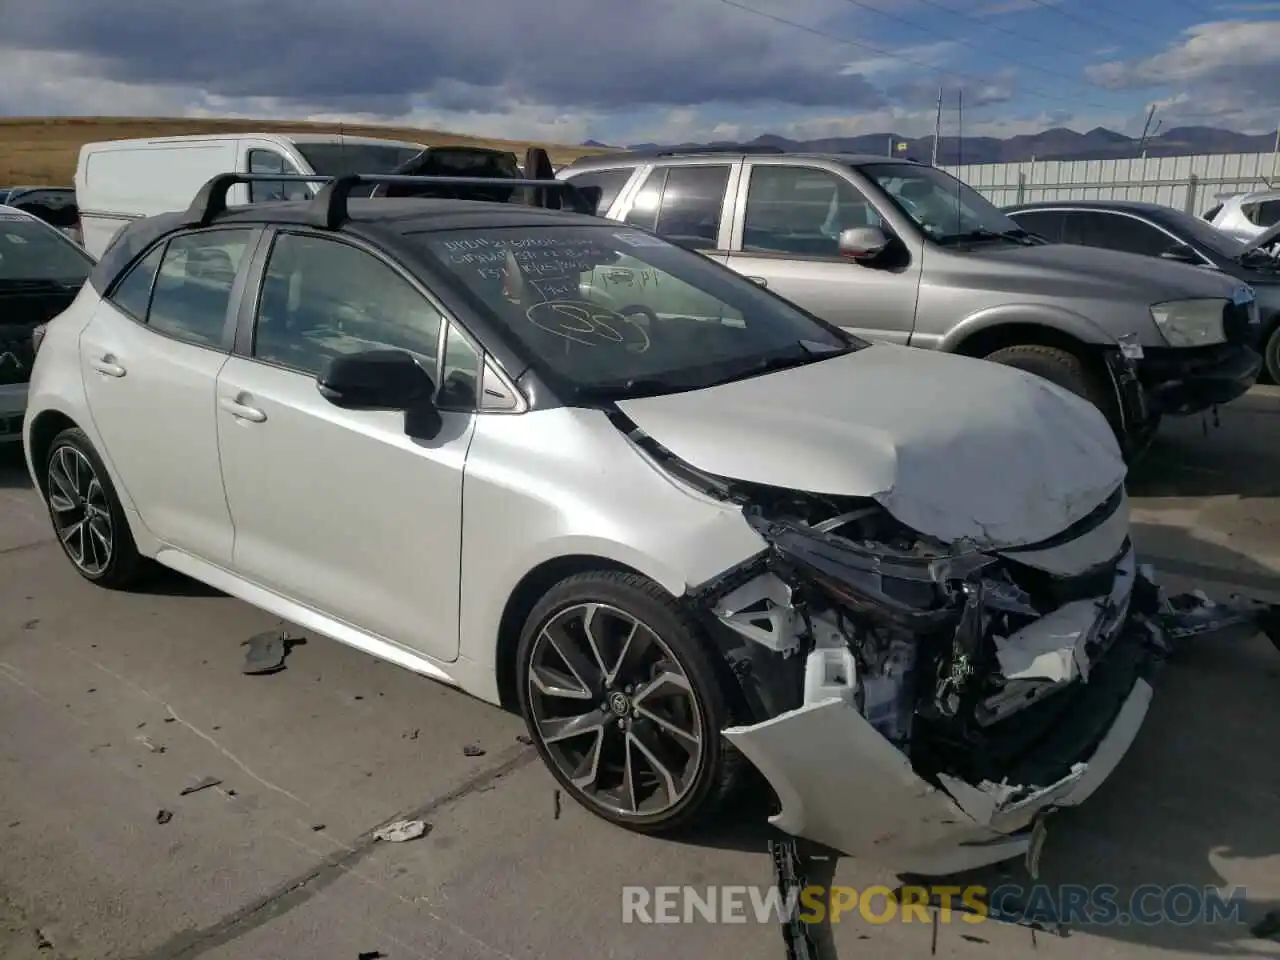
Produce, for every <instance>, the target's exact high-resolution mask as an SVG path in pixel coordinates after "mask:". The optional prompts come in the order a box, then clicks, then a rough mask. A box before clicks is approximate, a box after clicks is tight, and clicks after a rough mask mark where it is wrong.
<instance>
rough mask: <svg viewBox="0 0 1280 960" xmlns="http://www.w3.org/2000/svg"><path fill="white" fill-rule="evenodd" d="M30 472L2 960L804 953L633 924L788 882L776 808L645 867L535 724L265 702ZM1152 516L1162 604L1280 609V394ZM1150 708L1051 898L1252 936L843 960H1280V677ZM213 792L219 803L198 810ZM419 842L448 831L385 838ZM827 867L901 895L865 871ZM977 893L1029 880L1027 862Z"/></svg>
mask: <svg viewBox="0 0 1280 960" xmlns="http://www.w3.org/2000/svg"><path fill="white" fill-rule="evenodd" d="M14 462H15V461H13V460H12V458H10V463H11V465H10V466H9V467H8V468H0V764H2V767H0V958H4V960H37V958H38V960H69V958H79V960H105V958H134V960H191V958H196V957H199V958H202V960H272V958H281V960H293V958H301V960H311V958H317V960H319V958H325V960H327V958H338V960H355V958H357V957H387V958H393V960H407V958H431V957H441V958H447V960H469V958H477V960H481V958H483V960H512V958H526V957H555V958H575V960H576V958H578V957H582V958H586V957H610V958H619V960H630V958H635V960H641V958H644V960H652V958H664V960H667V958H685V957H691V958H692V957H697V958H703V957H706V958H719V957H726V958H734V960H756V958H776V960H781V958H782V957H783V956H784V951H783V944H782V939H781V934H780V931H779V928H778V927H777V925H776V924H773V923H770V924H767V925H759V924H757V923H755V922H749V923H742V924H720V925H715V926H713V925H710V924H707V923H704V922H696V923H692V924H674V925H648V926H646V925H637V924H624V923H623V922H622V908H621V904H622V893H621V888H622V887H623V886H624V885H637V884H639V885H651V886H652V885H686V884H687V885H693V886H696V887H703V886H705V885H709V884H758V885H767V884H769V883H770V882H771V880H772V874H771V868H770V861H769V859H768V857H767V855H766V853H765V844H766V842H767V839H768V836H769V834H768V832H767V830H766V829H765V828H764V827H762V826H761V824H760V821H761V817H762V814H761V810H760V807H761V802H762V801H761V800H759V799H758V798H752V797H751V796H748V797H747V798H745V799H744V801H743V803H742V806H741V808H740V809H736V810H733V811H729V812H728V813H727V814H726V815H725V817H724V818H723V821H722V822H721V823H719V824H717V825H715V826H714V827H713V828H712V829H709V830H707V831H704V832H702V833H701V834H699V835H695V836H689V837H685V838H681V839H676V840H671V839H667V840H656V839H648V838H644V837H640V836H637V835H633V834H630V833H627V832H624V831H621V830H618V829H615V828H612V827H610V826H608V825H606V824H605V823H603V822H602V821H600V820H597V819H595V818H594V817H592V816H590V815H588V814H586V813H584V812H583V811H582V810H580V809H579V808H578V807H577V806H575V805H574V804H573V803H572V802H571V801H568V800H566V801H565V802H564V804H563V805H560V804H558V803H557V802H556V798H555V795H554V790H553V786H552V780H551V778H550V776H549V775H548V774H547V773H546V772H545V771H544V770H543V768H542V766H541V764H540V762H539V761H538V760H537V758H536V756H535V754H534V752H533V750H532V748H531V747H527V746H525V745H523V744H521V743H520V742H519V741H518V740H517V736H518V735H519V734H520V733H521V732H522V729H523V728H522V724H521V722H520V721H519V719H518V718H516V717H514V716H510V715H507V714H505V713H502V712H501V711H499V710H496V709H494V708H492V707H489V706H486V705H484V704H482V703H479V702H478V701H475V700H472V699H470V698H469V697H467V696H464V695H462V694H460V693H457V692H454V691H452V690H448V689H446V688H444V687H441V686H439V685H436V684H433V683H431V682H429V681H427V680H423V679H420V678H417V677H415V676H412V675H410V674H408V673H406V672H404V671H402V670H399V669H397V668H395V667H392V666H388V665H385V664H381V663H378V662H375V661H373V660H371V659H369V658H368V657H365V656H363V655H362V654H359V653H356V652H354V651H352V650H350V649H348V648H345V647H342V646H340V645H338V644H336V643H333V642H331V641H328V640H325V639H322V638H314V637H313V638H311V639H310V642H308V643H306V644H305V645H303V646H299V647H297V648H296V649H294V650H293V651H292V653H291V654H290V657H289V660H288V666H287V669H286V670H284V671H283V672H281V673H278V674H275V675H272V676H259V677H250V676H245V675H243V674H242V673H241V672H240V664H241V660H242V657H243V653H244V651H243V649H242V648H241V643H242V641H244V640H245V638H247V637H248V636H250V635H251V634H254V633H257V632H259V631H262V630H266V629H270V628H272V627H273V626H275V621H273V619H272V618H271V617H268V616H266V615H265V614H262V613H260V612H258V611H256V610H253V609H250V608H249V607H246V606H245V605H243V604H241V603H239V602H237V601H235V600H232V599H229V598H227V597H225V596H221V595H218V594H216V593H213V592H212V591H209V590H206V589H203V588H202V587H200V586H199V585H196V584H193V583H190V582H188V581H183V580H180V579H178V578H176V577H173V578H168V579H166V580H165V581H163V582H162V583H161V584H160V585H159V586H158V587H157V588H155V589H154V590H153V591H152V592H150V593H147V594H135V595H124V594H116V593H111V592H108V591H103V590H99V589H96V588H94V587H92V586H90V585H88V584H86V583H84V582H83V581H81V580H80V579H79V578H78V577H77V576H76V575H75V574H74V573H73V572H72V569H71V567H70V565H69V564H68V563H67V562H66V561H65V560H64V559H63V557H62V556H61V554H60V552H59V550H58V548H57V546H56V545H55V544H54V543H52V542H51V539H50V534H49V530H48V525H47V520H46V518H45V515H44V511H43V508H42V506H41V504H40V502H39V500H38V499H37V497H36V495H35V494H34V493H33V492H32V490H31V489H30V488H29V484H28V482H27V480H26V478H25V475H24V474H23V473H22V471H21V470H19V469H18V468H17V467H16V466H13V465H12V464H13V463H14ZM1131 489H1132V491H1133V493H1134V495H1135V496H1136V498H1137V499H1136V500H1135V507H1136V511H1135V520H1136V521H1137V525H1136V536H1137V538H1138V540H1139V543H1140V546H1141V548H1142V550H1143V551H1144V553H1145V554H1146V556H1147V559H1148V560H1152V561H1154V562H1155V563H1157V564H1158V565H1159V566H1160V567H1162V568H1164V569H1165V570H1166V571H1168V572H1169V573H1171V574H1176V575H1177V577H1170V578H1168V582H1169V584H1170V585H1171V586H1174V587H1185V586H1187V585H1188V584H1190V583H1192V582H1195V583H1200V584H1203V585H1205V587H1206V589H1208V591H1209V592H1210V593H1215V592H1216V593H1223V592H1229V591H1232V590H1246V591H1250V592H1253V593H1255V594H1258V595H1263V596H1267V597H1270V598H1272V599H1276V600H1280V391H1278V390H1277V389H1275V388H1258V389H1257V390H1255V391H1254V392H1253V393H1252V394H1250V395H1249V396H1248V397H1246V398H1244V399H1243V400H1242V401H1240V402H1239V403H1237V404H1235V405H1233V406H1232V407H1230V408H1228V409H1227V410H1224V411H1223V413H1222V425H1221V427H1220V428H1219V429H1216V430H1214V429H1210V430H1209V431H1208V432H1207V434H1206V433H1205V432H1203V431H1202V428H1201V424H1200V422H1199V421H1198V420H1197V421H1194V422H1186V421H1184V422H1179V423H1175V424H1172V425H1170V427H1169V428H1168V429H1167V430H1166V431H1165V434H1164V435H1163V437H1162V439H1161V441H1160V443H1159V446H1158V448H1157V449H1156V450H1155V451H1154V452H1153V454H1152V456H1151V457H1150V459H1149V460H1148V461H1147V462H1146V463H1145V464H1144V465H1143V466H1142V468H1141V469H1139V470H1137V471H1135V475H1134V476H1133V478H1132V480H1131ZM1158 686H1159V689H1158V691H1157V697H1156V702H1155V705H1154V706H1153V708H1152V713H1151V716H1150V719H1149V721H1148V723H1147V725H1146V726H1145V728H1144V729H1143V731H1142V733H1141V735H1140V738H1139V740H1138V742H1137V743H1136V744H1135V746H1134V748H1133V750H1132V751H1131V752H1130V754H1129V756H1128V757H1126V759H1125V761H1124V763H1123V764H1122V765H1121V767H1120V768H1119V770H1118V772H1117V773H1116V775H1115V776H1114V777H1113V778H1112V779H1111V780H1110V781H1109V782H1108V783H1106V784H1105V785H1104V787H1103V788H1102V789H1101V790H1100V791H1099V792H1098V794H1097V795H1096V796H1095V797H1094V798H1093V799H1092V800H1091V801H1090V802H1089V803H1088V804H1087V805H1086V806H1085V807H1084V808H1082V809H1080V810H1077V811H1071V812H1067V813H1063V814H1060V815H1059V816H1058V817H1057V818H1055V821H1054V824H1053V827H1052V829H1051V830H1050V832H1049V839H1048V844H1047V846H1046V849H1045V855H1044V860H1043V862H1042V865H1041V878H1040V879H1041V881H1042V882H1045V883H1049V884H1061V883H1077V884H1086V885H1096V884H1114V885H1115V886H1117V887H1118V888H1119V889H1120V896H1121V898H1123V897H1124V896H1126V895H1127V894H1126V891H1131V890H1132V889H1133V888H1134V887H1136V886H1138V885H1140V884H1164V885H1173V884H1188V885H1191V886H1192V887H1194V888H1197V889H1200V888H1203V887H1205V886H1206V885H1209V886H1227V887H1230V886H1233V885H1242V886H1243V887H1244V888H1245V890H1246V893H1245V894H1244V896H1245V897H1246V900H1247V902H1246V903H1245V904H1244V906H1243V909H1242V912H1241V914H1240V915H1239V919H1240V920H1241V921H1243V922H1242V923H1229V922H1219V923H1216V924H1190V925H1182V926H1179V925H1173V924H1164V925H1159V926H1143V925H1139V924H1125V925H1120V924H1117V925H1113V926H1109V927H1094V928H1090V929H1088V930H1080V929H1074V930H1072V931H1070V933H1071V935H1070V937H1069V938H1062V937H1060V936H1057V935H1055V934H1054V933H1053V932H1051V931H1044V930H1041V931H1040V932H1038V933H1036V932H1033V931H1032V930H1031V929H1028V928H1027V927H1025V926H1013V925H1006V924H998V923H995V922H991V921H988V922H984V923H979V924H972V923H967V922H961V921H960V920H959V919H958V917H957V916H954V915H953V916H952V917H951V918H950V921H951V922H946V920H945V919H939V921H938V922H937V924H936V925H934V923H933V922H932V921H931V922H930V923H921V922H914V923H905V924H904V923H892V924H874V923H871V922H868V921H867V920H866V919H864V918H863V917H861V916H859V915H858V912H857V911H856V910H854V911H853V912H851V913H849V914H847V915H846V916H845V917H844V918H842V920H841V922H839V923H837V924H834V925H832V926H831V928H830V931H829V932H828V936H829V942H828V943H827V945H826V947H827V949H826V956H828V957H833V956H839V957H841V958H844V960H851V958H855V957H857V958H862V957H884V958H898V957H902V956H906V955H908V954H911V955H921V956H922V955H924V954H925V953H926V952H928V953H930V954H933V955H938V956H944V957H990V956H992V955H993V951H995V953H996V954H997V955H1001V956H1019V955H1022V954H1024V953H1027V952H1029V951H1031V950H1033V949H1034V950H1037V951H1039V953H1040V954H1042V955H1044V956H1048V957H1064V958H1065V957H1074V958H1078V957H1080V956H1082V955H1085V954H1086V953H1087V954H1091V955H1096V956H1099V957H1127V958H1139V957H1158V956H1173V955H1187V956H1196V957H1214V956H1239V955H1242V954H1247V955H1252V956H1280V943H1276V942H1275V941H1264V940H1259V939H1257V938H1255V937H1253V936H1252V934H1251V932H1250V924H1253V923H1255V922H1256V921H1258V920H1259V919H1260V918H1262V917H1263V915H1264V914H1266V912H1267V911H1268V910H1271V909H1275V908H1280V816H1277V814H1278V813H1280V763H1277V762H1276V737H1277V732H1278V731H1280V695H1278V694H1280V652H1277V651H1276V650H1275V649H1274V648H1272V647H1271V646H1270V645H1269V644H1267V643H1266V641H1265V640H1262V639H1260V638H1259V639H1257V640H1255V641H1251V642H1247V643H1243V644H1238V645H1233V646H1230V647H1217V648H1212V649H1210V648H1202V649H1196V650H1192V651H1190V652H1188V653H1187V654H1186V655H1185V656H1184V657H1183V658H1182V659H1181V660H1179V661H1178V662H1175V663H1174V664H1172V665H1171V666H1170V667H1169V668H1168V669H1167V670H1166V671H1165V672H1164V673H1163V674H1162V675H1161V677H1160V682H1159V684H1158ZM469 744H476V745H478V746H479V747H481V748H482V749H483V750H484V753H483V755H480V756H467V755H464V752H463V747H464V746H466V745H469ZM205 777H213V778H217V779H218V780H220V781H221V782H220V783H219V784H218V785H217V786H214V787H210V788H208V789H204V790H201V791H199V792H195V793H192V794H190V795H187V796H180V791H181V790H182V789H183V787H184V786H187V785H189V784H192V783H194V782H196V781H199V780H200V779H201V778H205ZM161 811H165V812H166V813H167V815H168V818H166V817H163V816H161ZM399 817H414V818H421V819H423V820H425V821H426V822H427V823H429V824H430V832H429V833H428V834H427V835H426V836H425V837H423V838H421V839H418V840H415V841H412V842H409V843H404V844H388V843H385V842H375V841H374V840H373V839H372V837H371V831H372V830H373V829H374V828H376V827H378V826H379V825H382V824H384V823H386V822H387V821H389V820H392V819H395V818H399ZM158 818H159V819H167V822H165V823H160V822H158ZM813 870H814V873H813V875H812V876H811V880H813V881H814V882H822V881H829V882H834V883H837V884H842V885H852V886H855V887H858V888H859V889H863V888H866V887H868V886H870V885H875V884H881V883H884V884H890V885H892V884H895V883H896V882H897V880H896V878H895V877H893V876H892V875H891V874H888V873H886V872H885V871H884V870H882V869H880V868H878V867H876V866H875V865H873V864H869V863H865V862H855V861H852V860H848V859H845V860H841V861H838V862H832V861H828V862H827V863H826V864H825V865H824V864H822V863H818V864H815V865H814V867H813ZM832 878H833V879H832ZM976 879H977V881H978V882H981V883H983V884H985V885H987V886H992V885H994V884H996V883H999V882H1014V883H1020V884H1024V885H1025V884H1027V883H1029V881H1028V879H1027V878H1026V877H1025V875H1024V874H1023V873H1022V868H1021V866H1019V865H1014V866H1013V867H1012V868H1010V871H1009V872H1008V874H1007V875H1003V876H1002V875H1001V874H999V873H997V872H988V873H986V874H984V875H982V876H980V877H978V878H976ZM877 903H878V906H877V910H878V909H879V906H882V901H878V902H877ZM873 913H874V911H873Z"/></svg>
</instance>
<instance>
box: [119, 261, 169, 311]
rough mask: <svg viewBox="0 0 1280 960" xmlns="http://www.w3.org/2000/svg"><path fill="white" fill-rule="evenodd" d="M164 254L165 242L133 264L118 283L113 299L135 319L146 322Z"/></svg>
mask: <svg viewBox="0 0 1280 960" xmlns="http://www.w3.org/2000/svg"><path fill="white" fill-rule="evenodd" d="M162 256H164V244H161V245H159V246H158V247H156V248H155V249H153V250H152V251H151V252H150V253H148V254H147V255H146V256H145V257H143V258H142V259H141V260H139V261H138V262H137V263H135V264H134V265H133V269H131V270H130V271H129V272H128V273H126V274H125V276H124V279H123V280H121V281H120V282H119V283H118V284H116V289H115V291H114V292H113V293H112V294H111V301H112V303H114V304H115V305H116V306H117V307H119V308H120V309H121V310H123V311H124V312H125V313H127V314H129V315H130V316H131V317H133V318H134V319H135V320H137V321H139V322H142V323H145V322H146V319H147V306H148V305H149V304H150V302H151V285H152V283H154V281H155V279H156V270H157V269H158V268H159V266H160V258H161V257H162Z"/></svg>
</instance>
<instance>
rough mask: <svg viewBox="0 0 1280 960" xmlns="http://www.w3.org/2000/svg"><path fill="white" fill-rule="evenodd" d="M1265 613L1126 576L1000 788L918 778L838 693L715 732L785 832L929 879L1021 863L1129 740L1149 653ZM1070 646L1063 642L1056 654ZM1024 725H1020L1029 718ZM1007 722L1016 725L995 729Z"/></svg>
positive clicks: (1271, 625) (1145, 685)
mask: <svg viewBox="0 0 1280 960" xmlns="http://www.w3.org/2000/svg"><path fill="white" fill-rule="evenodd" d="M1277 622H1280V616H1278V613H1277V608H1276V607H1275V606H1272V605H1269V604H1264V603H1258V602H1253V601H1248V600H1242V599H1239V598H1233V599H1232V600H1229V601H1227V602H1226V603H1221V604H1215V603H1212V602H1210V601H1208V600H1207V598H1205V597H1204V596H1203V595H1202V594H1184V595H1180V596H1177V597H1173V598H1167V597H1165V596H1164V595H1163V593H1162V592H1161V591H1160V590H1159V588H1158V587H1157V586H1156V584H1155V582H1154V579H1153V575H1152V573H1151V571H1150V570H1149V568H1141V569H1139V571H1138V572H1137V580H1136V583H1135V584H1134V589H1133V594H1132V599H1131V602H1130V607H1129V610H1128V614H1127V617H1126V621H1125V625H1124V628H1123V630H1122V631H1121V632H1120V635H1119V636H1118V637H1117V639H1116V640H1115V641H1114V643H1113V645H1112V647H1111V649H1110V650H1109V651H1108V654H1107V656H1106V657H1105V659H1102V660H1100V661H1098V662H1096V663H1095V664H1094V665H1093V667H1092V669H1090V670H1089V672H1088V673H1087V675H1083V674H1082V675H1081V676H1080V677H1079V678H1078V679H1077V680H1075V681H1074V682H1073V683H1072V687H1073V689H1071V690H1069V691H1064V692H1063V693H1060V694H1055V697H1069V698H1070V701H1069V704H1067V705H1066V706H1065V707H1064V706H1063V703H1066V701H1063V702H1062V703H1060V704H1059V705H1058V706H1059V708H1060V709H1058V710H1057V712H1056V715H1055V717H1054V718H1053V722H1052V723H1050V724H1048V725H1047V726H1046V727H1045V729H1044V730H1043V732H1042V733H1040V734H1038V735H1037V738H1036V740H1035V741H1034V743H1033V744H1031V745H1030V746H1029V749H1024V750H1021V751H1019V752H1020V754H1021V757H1022V759H1021V760H1019V761H1018V762H1017V763H1015V764H1014V765H1013V766H1012V767H1011V768H1010V769H1008V770H1007V771H1006V775H1005V776H1004V777H1003V778H1002V781H1001V782H1000V783H995V782H991V781H990V780H987V781H982V782H979V783H969V782H966V781H964V780H960V779H957V778H954V777H949V776H947V775H945V774H943V775H939V776H938V777H936V778H932V782H930V780H926V779H925V778H924V777H922V776H920V775H919V774H918V773H917V772H916V771H915V770H914V769H913V768H912V764H911V761H910V759H909V758H908V757H907V755H906V754H905V753H904V752H902V751H901V750H900V749H898V748H897V747H895V746H894V745H893V744H891V743H890V742H889V741H888V740H886V739H885V738H884V737H882V736H881V735H880V734H879V733H878V732H877V731H876V730H875V729H874V728H873V727H872V726H871V724H870V723H868V721H867V720H866V719H865V718H864V717H863V716H862V715H861V714H860V713H859V712H858V710H857V709H855V707H853V706H852V705H850V704H849V703H847V702H846V701H845V700H842V699H839V698H832V699H826V700H822V701H820V702H811V703H806V704H805V705H803V706H801V707H799V708H797V709H795V710H790V711H787V712H785V713H782V714H779V715H778V716H775V717H773V718H771V719H769V720H766V721H764V722H762V723H757V724H754V725H750V726H739V727H733V728H730V729H727V730H725V731H724V735H725V737H726V738H727V739H728V740H729V742H730V743H732V744H733V745H734V746H735V747H737V749H739V750H740V751H741V752H742V753H743V754H744V755H745V756H746V757H747V759H748V760H750V761H751V762H752V763H753V764H754V765H755V766H756V767H757V768H758V769H759V770H760V772H761V773H762V774H763V775H764V776H765V778H766V779H767V780H768V781H769V783H770V784H771V786H772V787H773V790H774V792H775V793H776V795H777V797H778V800H779V801H780V804H781V810H780V812H779V813H778V814H776V815H775V816H774V817H772V818H771V822H772V823H773V824H774V825H775V826H777V827H779V828H780V829H782V830H784V831H786V832H787V833H790V834H793V835H796V836H801V837H805V838H807V839H810V840H813V841H816V842H818V843H822V844H825V845H827V846H829V847H831V848H833V849H835V850H838V851H841V852H844V853H847V854H850V855H855V856H864V857H868V858H871V859H874V860H877V861H879V862H881V863H883V864H884V865H886V866H889V867H891V868H893V869H896V870H899V871H902V872H905V873H912V874H917V875H921V876H941V875H946V874H951V873H956V872H959V871H962V870H968V869H973V868H976V867H980V866H985V865H988V864H991V863H996V862H999V861H1002V860H1008V859H1012V858H1016V857H1022V856H1026V855H1027V854H1028V852H1029V851H1030V850H1031V847H1032V840H1033V835H1034V833H1035V827H1036V825H1037V823H1039V822H1040V820H1041V819H1042V818H1043V817H1044V816H1046V815H1047V814H1049V813H1051V812H1052V811H1053V810H1056V809H1059V808H1063V807H1072V806H1076V805H1078V804H1080V803H1083V802H1084V801H1085V800H1087V799H1088V798H1089V797H1090V796H1091V795H1092V794H1093V793H1094V791H1095V790H1097V788H1098V787H1099V786H1100V785H1101V784H1102V783H1103V781H1105V780H1106V779H1107V777H1108V776H1110V775H1111V772H1112V771H1113V770H1115V768H1116V767H1117V766H1118V765H1119V763H1120V760H1121V758H1122V757H1123V756H1124V755H1125V753H1126V752H1127V751H1128V749H1129V747H1130V745H1131V744H1132V743H1133V741H1134V739H1135V738H1136V737H1137V734H1138V730H1139V729H1140V728H1141V726H1142V722H1143V720H1144V719H1145V717H1146V714H1147V709H1148V707H1149V705H1150V703H1151V698H1152V692H1153V688H1152V683H1151V679H1152V674H1153V672H1154V668H1155V667H1156V666H1157V664H1158V663H1159V661H1160V660H1161V659H1162V658H1163V656H1164V655H1165V654H1167V653H1169V652H1170V651H1171V649H1173V648H1174V647H1175V646H1176V645H1177V644H1178V643H1180V642H1183V641H1186V640H1188V639H1190V638H1192V637H1201V638H1207V637H1216V638H1221V639H1227V638H1232V637H1248V636H1253V635H1256V634H1257V633H1258V632H1260V631H1261V632H1265V633H1267V634H1268V635H1269V636H1271V637H1272V638H1273V641H1274V638H1275V637H1276V635H1277V634H1278V633H1280V631H1277V629H1276V625H1277ZM1072 645H1073V644H1068V647H1070V646H1072ZM1030 720H1031V718H1030V717H1028V718H1027V721H1028V722H1030ZM1006 722H1010V723H1013V724H1019V723H1020V722H1021V721H1020V720H1012V721H1006Z"/></svg>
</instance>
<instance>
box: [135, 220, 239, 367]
mask: <svg viewBox="0 0 1280 960" xmlns="http://www.w3.org/2000/svg"><path fill="white" fill-rule="evenodd" d="M252 237H253V231H252V230H210V231H206V232H201V233H192V234H187V235H185V236H180V237H174V238H173V239H172V240H170V241H169V244H168V246H167V247H166V248H165V251H164V259H163V260H161V261H160V269H159V270H158V271H157V272H156V280H155V285H154V287H153V289H152V291H151V306H150V309H149V310H148V312H147V326H149V327H153V328H154V329H156V330H158V331H159V332H161V333H164V334H168V335H169V336H171V337H173V338H175V339H177V340H184V341H186V342H187V343H194V344H199V345H200V346H207V347H220V346H221V345H222V343H223V333H224V331H225V329H226V323H227V308H228V307H229V306H230V304H231V288H232V287H233V286H234V285H235V282H236V271H238V270H239V269H240V261H241V259H243V257H244V254H245V250H246V249H248V246H249V241H250V239H251V238H252Z"/></svg>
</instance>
